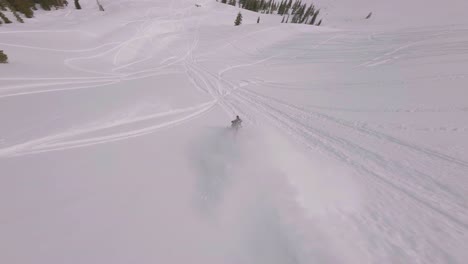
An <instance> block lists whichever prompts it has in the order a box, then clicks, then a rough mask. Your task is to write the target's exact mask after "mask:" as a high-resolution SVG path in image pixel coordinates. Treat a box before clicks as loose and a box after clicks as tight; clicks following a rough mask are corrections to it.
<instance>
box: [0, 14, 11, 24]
mask: <svg viewBox="0 0 468 264" xmlns="http://www.w3.org/2000/svg"><path fill="white" fill-rule="evenodd" d="M0 18H1V19H2V20H3V22H5V24H10V23H11V20H10V19H9V18H8V17H7V16H5V14H3V13H2V11H0ZM0 21H1V20H0Z"/></svg>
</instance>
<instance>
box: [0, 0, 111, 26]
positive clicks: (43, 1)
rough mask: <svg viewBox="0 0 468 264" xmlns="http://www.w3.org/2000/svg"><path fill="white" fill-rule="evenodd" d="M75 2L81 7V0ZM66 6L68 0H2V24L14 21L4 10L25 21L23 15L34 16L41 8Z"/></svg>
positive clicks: (0, 11)
mask: <svg viewBox="0 0 468 264" xmlns="http://www.w3.org/2000/svg"><path fill="white" fill-rule="evenodd" d="M70 1H72V0H70ZM73 2H74V5H75V8H76V9H81V5H80V1H79V0H73ZM96 4H97V5H98V7H99V10H100V11H104V7H103V6H102V5H101V3H100V2H99V0H96ZM65 6H68V1H67V0H0V25H1V24H3V23H5V24H10V23H12V21H11V20H10V19H9V18H8V17H7V16H6V15H5V13H4V12H11V13H12V14H13V16H14V17H15V18H16V20H17V21H18V22H20V23H24V20H23V17H25V18H32V17H34V11H37V10H38V9H39V8H41V9H43V10H46V11H51V10H57V9H60V8H63V7H65Z"/></svg>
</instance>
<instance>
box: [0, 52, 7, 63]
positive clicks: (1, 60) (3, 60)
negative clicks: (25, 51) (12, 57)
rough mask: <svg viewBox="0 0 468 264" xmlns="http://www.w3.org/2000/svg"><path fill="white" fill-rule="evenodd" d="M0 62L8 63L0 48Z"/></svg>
mask: <svg viewBox="0 0 468 264" xmlns="http://www.w3.org/2000/svg"><path fill="white" fill-rule="evenodd" d="M0 63H8V56H7V55H6V54H5V53H3V50H0Z"/></svg>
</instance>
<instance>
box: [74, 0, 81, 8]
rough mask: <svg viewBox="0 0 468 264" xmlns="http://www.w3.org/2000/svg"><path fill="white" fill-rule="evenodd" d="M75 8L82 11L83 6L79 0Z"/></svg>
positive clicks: (76, 0) (76, 1)
mask: <svg viewBox="0 0 468 264" xmlns="http://www.w3.org/2000/svg"><path fill="white" fill-rule="evenodd" d="M75 8H76V9H78V10H80V9H81V5H80V2H79V0H75Z"/></svg>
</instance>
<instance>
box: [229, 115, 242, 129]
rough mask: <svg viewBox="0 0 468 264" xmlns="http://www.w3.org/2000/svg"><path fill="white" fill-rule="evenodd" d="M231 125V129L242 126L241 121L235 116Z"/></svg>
mask: <svg viewBox="0 0 468 264" xmlns="http://www.w3.org/2000/svg"><path fill="white" fill-rule="evenodd" d="M231 124H232V125H231V126H232V127H240V125H241V124H242V119H240V118H239V116H236V119H234V120H232V121H231Z"/></svg>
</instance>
